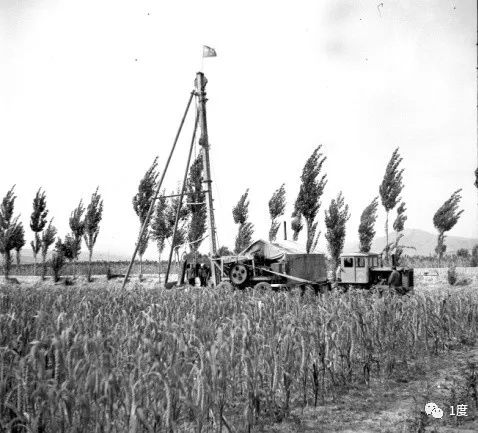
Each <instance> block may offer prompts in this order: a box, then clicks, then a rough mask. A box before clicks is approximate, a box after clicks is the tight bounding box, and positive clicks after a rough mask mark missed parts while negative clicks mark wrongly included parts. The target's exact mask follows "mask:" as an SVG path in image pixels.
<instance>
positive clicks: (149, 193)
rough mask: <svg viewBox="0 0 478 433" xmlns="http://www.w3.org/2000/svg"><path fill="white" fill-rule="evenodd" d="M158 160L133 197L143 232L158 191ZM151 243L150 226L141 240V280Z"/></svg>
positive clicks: (154, 162)
mask: <svg viewBox="0 0 478 433" xmlns="http://www.w3.org/2000/svg"><path fill="white" fill-rule="evenodd" d="M157 166H158V158H157V157H156V158H155V159H154V161H153V164H152V165H151V167H149V169H148V170H147V171H146V173H145V174H144V176H143V178H142V179H141V181H140V182H139V186H138V192H137V193H136V194H135V196H134V197H133V208H134V211H135V212H136V215H138V217H139V224H140V226H139V230H140V231H141V229H142V227H143V224H144V223H145V221H146V218H147V215H148V212H149V208H150V207H151V204H152V201H153V199H154V194H155V190H156V179H157V177H158V172H157ZM148 241H149V224H148V226H147V227H145V229H144V231H143V234H142V236H141V239H139V248H138V255H139V279H140V280H141V279H142V278H143V255H144V253H145V252H146V249H147V248H148Z"/></svg>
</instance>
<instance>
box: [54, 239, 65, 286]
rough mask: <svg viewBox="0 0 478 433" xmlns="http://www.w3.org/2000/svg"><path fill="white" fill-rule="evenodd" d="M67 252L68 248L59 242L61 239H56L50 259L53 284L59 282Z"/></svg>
mask: <svg viewBox="0 0 478 433" xmlns="http://www.w3.org/2000/svg"><path fill="white" fill-rule="evenodd" d="M67 250H68V247H67V246H65V244H64V243H63V242H62V241H61V238H58V240H57V241H56V244H55V249H54V251H53V253H52V257H51V269H52V272H53V281H54V282H55V283H57V282H58V281H60V273H61V269H62V268H63V266H64V264H65V258H66V257H65V253H66V252H67Z"/></svg>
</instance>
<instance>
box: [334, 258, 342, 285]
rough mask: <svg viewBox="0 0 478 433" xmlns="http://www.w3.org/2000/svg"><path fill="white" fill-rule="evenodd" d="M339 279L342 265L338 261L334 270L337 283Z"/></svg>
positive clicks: (340, 278)
mask: <svg viewBox="0 0 478 433" xmlns="http://www.w3.org/2000/svg"><path fill="white" fill-rule="evenodd" d="M341 280H342V266H341V265H340V262H339V265H338V266H337V269H336V271H335V281H336V282H337V283H339V282H340V281H341Z"/></svg>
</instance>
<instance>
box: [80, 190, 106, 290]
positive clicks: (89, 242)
mask: <svg viewBox="0 0 478 433" xmlns="http://www.w3.org/2000/svg"><path fill="white" fill-rule="evenodd" d="M102 217H103V200H102V199H101V195H100V194H99V193H98V188H96V191H95V192H94V193H93V194H92V195H91V201H90V204H89V205H88V207H87V208H86V214H85V231H84V234H83V239H84V240H85V244H86V247H87V248H88V276H87V279H88V281H91V258H92V256H93V248H94V246H95V243H96V239H97V238H98V233H99V232H100V222H101V218H102Z"/></svg>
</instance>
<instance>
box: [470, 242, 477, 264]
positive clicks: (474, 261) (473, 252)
mask: <svg viewBox="0 0 478 433" xmlns="http://www.w3.org/2000/svg"><path fill="white" fill-rule="evenodd" d="M470 266H473V267H476V266H478V244H476V245H473V248H472V249H471V260H470Z"/></svg>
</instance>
